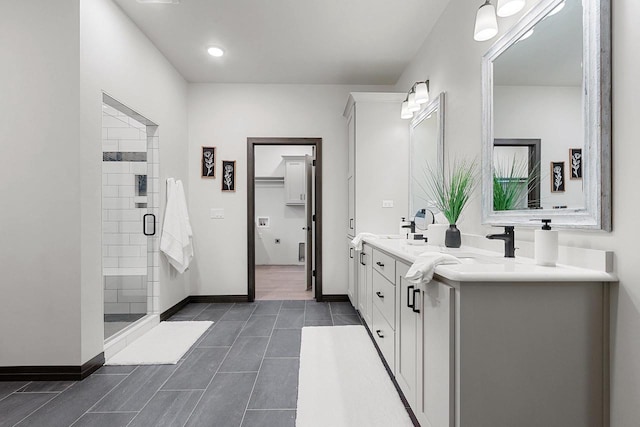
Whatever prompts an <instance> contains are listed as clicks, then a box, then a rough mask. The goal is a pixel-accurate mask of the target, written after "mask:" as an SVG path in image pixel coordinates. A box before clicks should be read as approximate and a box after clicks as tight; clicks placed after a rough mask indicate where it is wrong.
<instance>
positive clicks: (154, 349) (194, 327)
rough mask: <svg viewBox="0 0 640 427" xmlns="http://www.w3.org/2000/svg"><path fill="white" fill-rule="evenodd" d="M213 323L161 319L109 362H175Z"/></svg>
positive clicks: (150, 363) (153, 363)
mask: <svg viewBox="0 0 640 427" xmlns="http://www.w3.org/2000/svg"><path fill="white" fill-rule="evenodd" d="M212 324H213V322H160V324H159V325H158V326H156V327H155V328H153V329H151V330H150V331H149V332H147V333H146V334H144V335H143V336H141V337H140V338H138V339H137V340H135V341H134V342H132V343H131V344H129V345H128V346H126V347H125V348H124V349H123V350H122V351H120V352H118V353H116V354H115V355H114V356H113V357H111V358H110V359H109V360H107V361H106V362H105V365H175V364H176V363H178V361H179V360H180V358H181V357H182V356H183V355H184V354H185V353H186V352H187V350H189V348H191V346H192V345H193V344H194V343H195V342H196V341H197V340H198V338H200V336H201V335H202V334H203V333H204V332H205V331H206V330H207V329H208V328H209V326H211V325H212Z"/></svg>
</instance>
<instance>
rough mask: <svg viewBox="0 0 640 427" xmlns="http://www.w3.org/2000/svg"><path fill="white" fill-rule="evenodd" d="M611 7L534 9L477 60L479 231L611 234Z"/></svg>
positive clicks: (576, 3)
mask: <svg viewBox="0 0 640 427" xmlns="http://www.w3.org/2000/svg"><path fill="white" fill-rule="evenodd" d="M609 22H610V16H609V0H541V1H540V3H539V4H537V5H536V6H534V7H533V8H532V9H531V10H530V11H529V12H528V13H527V14H526V15H525V16H524V17H523V18H522V19H521V20H520V21H519V22H518V23H517V24H515V25H514V27H513V28H511V29H510V30H509V31H508V32H507V33H505V35H504V36H503V37H502V38H500V39H499V40H498V41H497V42H496V43H495V44H494V45H493V46H492V47H491V49H490V50H489V51H488V52H487V53H486V54H485V56H484V57H483V200H482V205H483V206H482V212H483V223H486V224H494V225H498V224H500V225H537V224H536V223H534V222H532V221H531V220H535V219H540V218H551V219H552V225H553V224H556V225H559V226H562V227H564V228H584V229H604V230H610V229H611V203H610V187H611V178H610V176H611V169H610V167H611V150H610V139H611V138H610V129H611V124H610V122H611V108H610V93H611V83H610V56H609V55H610V25H609Z"/></svg>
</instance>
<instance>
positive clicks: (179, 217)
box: [160, 178, 193, 273]
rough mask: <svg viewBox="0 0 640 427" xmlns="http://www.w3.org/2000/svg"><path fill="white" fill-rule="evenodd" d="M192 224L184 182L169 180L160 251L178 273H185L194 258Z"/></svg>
mask: <svg viewBox="0 0 640 427" xmlns="http://www.w3.org/2000/svg"><path fill="white" fill-rule="evenodd" d="M191 234H192V233H191V224H189V216H188V213H187V208H186V201H185V200H184V189H183V188H182V182H180V181H178V182H177V183H176V181H175V180H174V179H173V178H169V179H167V206H166V209H165V212H164V224H163V226H162V237H161V238H160V250H161V251H162V252H164V253H165V255H166V256H167V259H168V260H169V263H170V264H171V265H172V266H173V268H175V269H176V270H177V271H178V273H184V271H185V270H186V269H187V267H188V266H189V262H191V258H192V257H193V247H192V245H191Z"/></svg>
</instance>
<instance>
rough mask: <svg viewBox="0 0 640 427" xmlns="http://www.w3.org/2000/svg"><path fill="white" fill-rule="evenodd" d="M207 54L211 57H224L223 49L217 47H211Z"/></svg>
mask: <svg viewBox="0 0 640 427" xmlns="http://www.w3.org/2000/svg"><path fill="white" fill-rule="evenodd" d="M207 53H209V55H211V56H214V57H216V58H219V57H221V56H222V55H224V50H222V49H221V48H219V47H217V46H211V47H210V48H208V49H207Z"/></svg>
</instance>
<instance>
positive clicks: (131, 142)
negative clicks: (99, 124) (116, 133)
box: [120, 138, 147, 152]
mask: <svg viewBox="0 0 640 427" xmlns="http://www.w3.org/2000/svg"><path fill="white" fill-rule="evenodd" d="M120 151H123V152H126V151H135V152H146V151H147V141H146V140H145V139H142V140H141V139H137V138H128V139H124V138H121V139H120Z"/></svg>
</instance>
